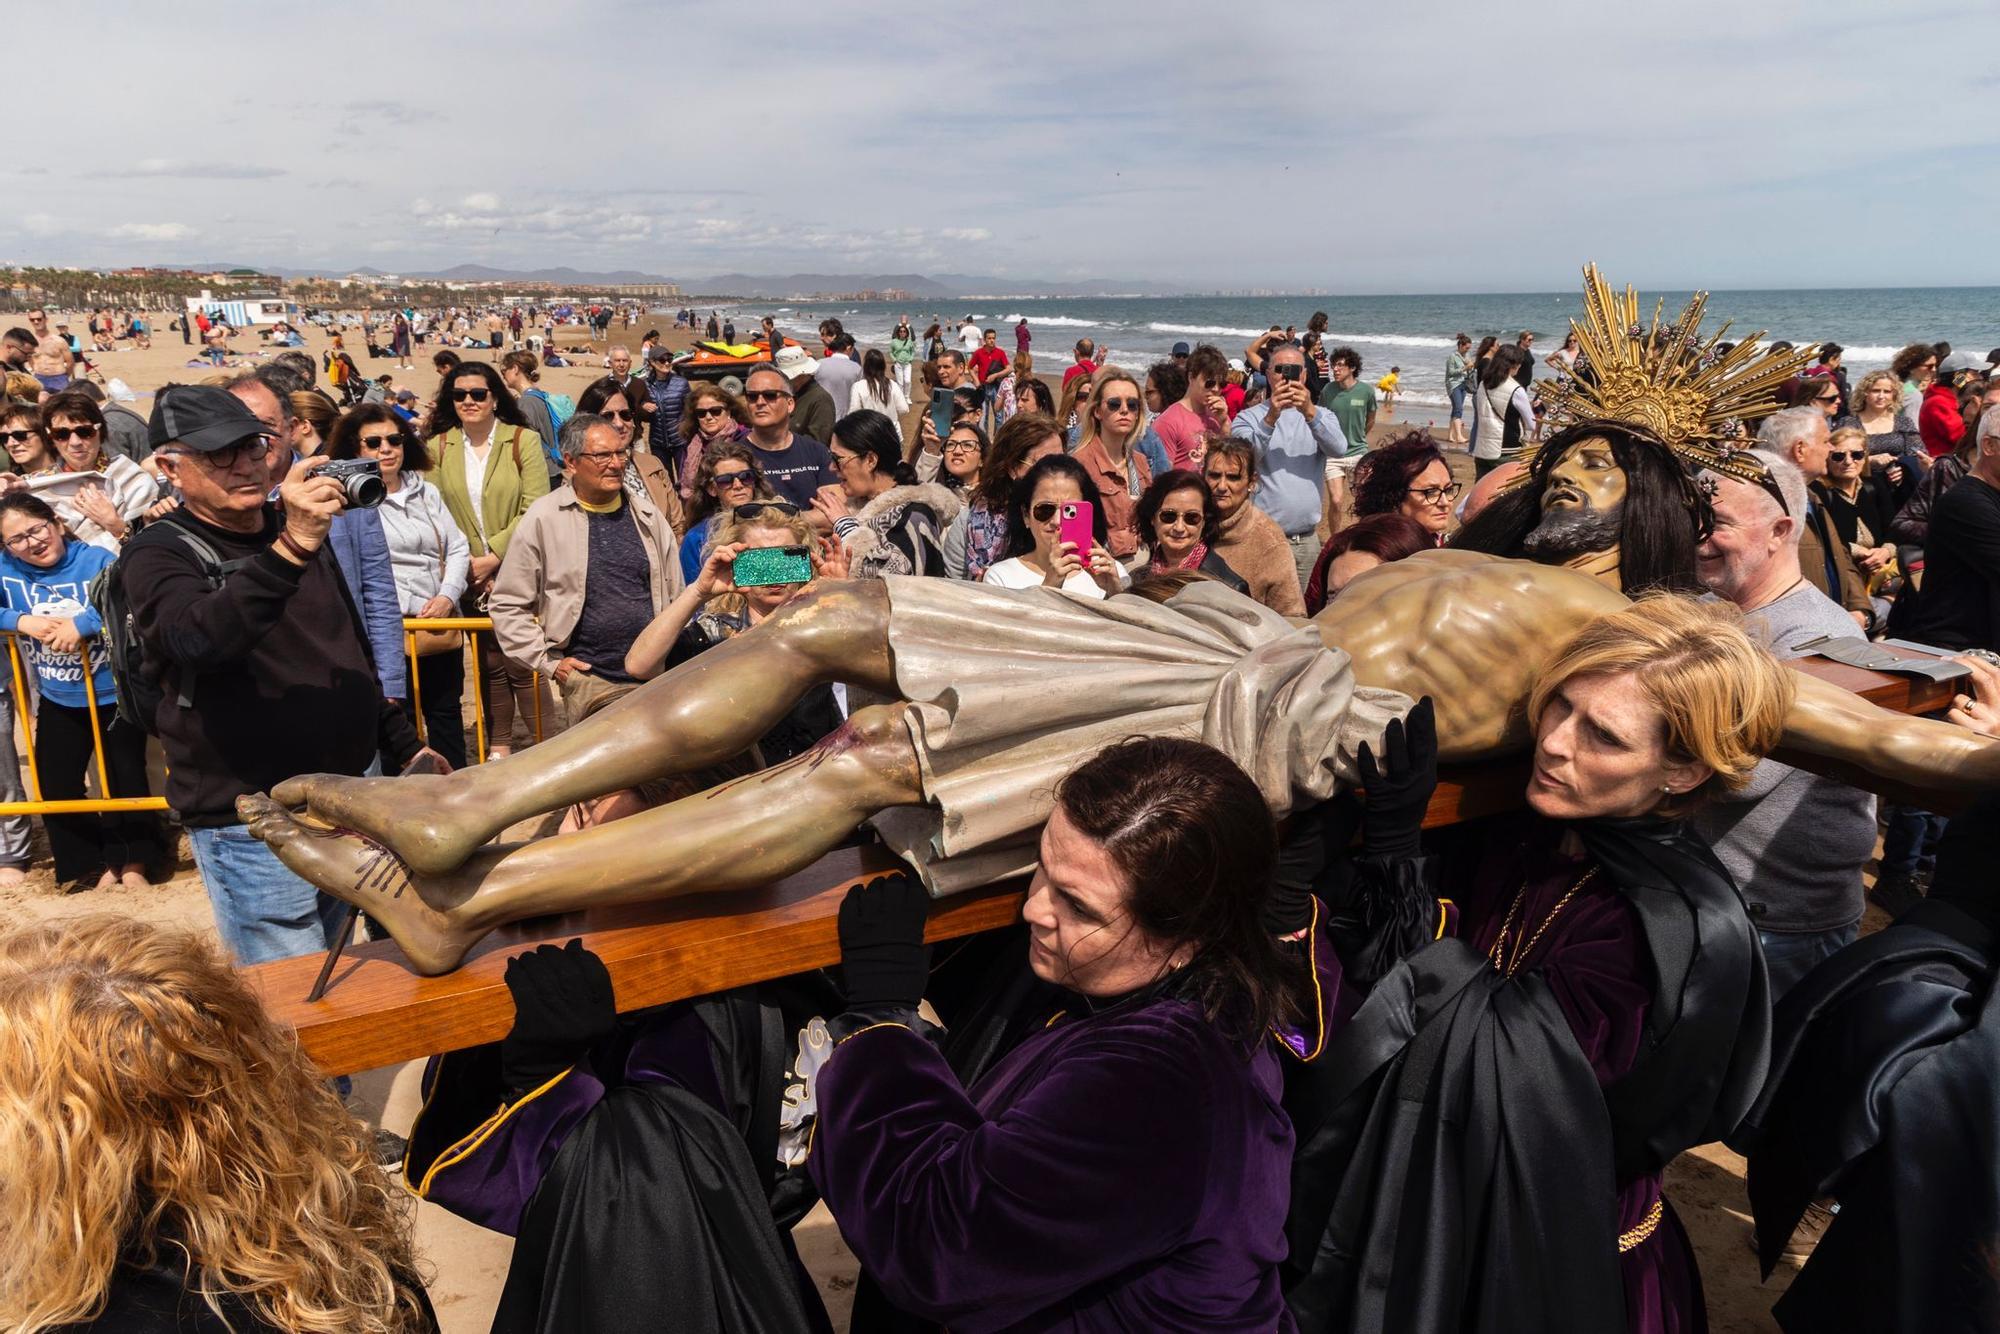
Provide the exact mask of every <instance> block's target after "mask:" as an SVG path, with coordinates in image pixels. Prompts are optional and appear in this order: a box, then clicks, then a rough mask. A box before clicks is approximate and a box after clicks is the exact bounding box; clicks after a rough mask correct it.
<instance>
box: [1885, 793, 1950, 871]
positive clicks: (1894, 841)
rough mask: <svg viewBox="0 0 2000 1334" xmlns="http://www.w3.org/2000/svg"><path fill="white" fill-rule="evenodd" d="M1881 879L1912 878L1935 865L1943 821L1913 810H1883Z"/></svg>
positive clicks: (1934, 816)
mask: <svg viewBox="0 0 2000 1334" xmlns="http://www.w3.org/2000/svg"><path fill="white" fill-rule="evenodd" d="M1882 824H1883V829H1882V875H1883V876H1889V875H1895V874H1901V875H1915V874H1916V873H1917V872H1919V871H1928V870H1930V869H1931V865H1932V864H1933V863H1934V862H1936V861H1937V845H1938V839H1939V838H1941V837H1943V835H1944V817H1943V816H1942V815H1934V814H1932V813H1931V812H1930V811H1920V810H1917V809H1916V808H1915V807H1913V806H1889V805H1884V806H1883V808H1882Z"/></svg>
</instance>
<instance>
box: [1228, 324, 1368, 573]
mask: <svg viewBox="0 0 2000 1334" xmlns="http://www.w3.org/2000/svg"><path fill="white" fill-rule="evenodd" d="M1264 369H1265V373H1266V374H1267V375H1268V376H1269V378H1270V384H1271V397H1270V398H1269V400H1267V401H1266V402H1265V403H1264V404H1263V406H1262V407H1253V408H1247V409H1245V410H1244V411H1242V412H1239V413H1237V414H1236V420H1235V421H1234V422H1233V423H1231V425H1230V428H1229V433H1230V434H1231V435H1233V436H1235V437H1236V438H1237V439H1239V440H1248V441H1249V442H1250V443H1251V445H1252V447H1253V448H1255V449H1256V451H1257V476H1258V477H1259V478H1260V479H1261V480H1260V482H1259V484H1258V487H1257V491H1256V494H1255V496H1254V497H1253V499H1254V500H1255V501H1256V504H1257V508H1258V509H1261V510H1263V511H1264V513H1266V514H1268V515H1270V516H1271V517H1272V518H1273V519H1275V520H1276V521H1277V524H1278V527H1280V528H1282V529H1284V532H1285V541H1286V543H1287V544H1289V545H1290V547H1291V549H1292V564H1293V566H1294V568H1295V569H1296V570H1297V571H1298V576H1299V587H1301V588H1303V587H1305V586H1306V584H1307V582H1308V581H1310V580H1311V578H1312V572H1313V564H1314V562H1316V561H1317V560H1318V559H1319V549H1320V545H1321V542H1320V536H1319V521H1320V516H1321V513H1322V511H1323V508H1324V504H1325V498H1326V465H1325V464H1324V463H1323V462H1321V460H1322V459H1338V458H1345V457H1346V456H1347V451H1348V440H1347V436H1346V435H1345V434H1343V433H1342V431H1341V429H1340V423H1338V422H1336V421H1335V420H1334V418H1333V413H1331V412H1329V411H1325V410H1323V409H1322V408H1321V407H1320V405H1319V404H1317V403H1315V402H1314V401H1313V397H1312V395H1311V394H1310V393H1308V392H1307V391H1306V378H1305V377H1306V354H1305V352H1304V351H1303V350H1302V349H1301V348H1300V347H1299V346H1298V344H1296V343H1279V344H1277V345H1275V346H1273V347H1271V348H1270V349H1269V350H1268V351H1267V352H1266V353H1265V355H1264Z"/></svg>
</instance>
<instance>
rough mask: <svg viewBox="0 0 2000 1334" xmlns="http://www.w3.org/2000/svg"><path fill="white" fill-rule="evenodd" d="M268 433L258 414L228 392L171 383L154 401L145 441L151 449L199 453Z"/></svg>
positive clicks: (224, 447) (226, 447)
mask: <svg viewBox="0 0 2000 1334" xmlns="http://www.w3.org/2000/svg"><path fill="white" fill-rule="evenodd" d="M265 434H268V432H267V431H266V429H265V426H264V423H263V422H261V421H259V420H258V419H257V414H256V413H254V412H252V411H250V409H249V408H247V407H245V406H244V405H243V401H242V400H241V399H239V398H237V397H236V395H234V394H232V393H230V392H229V391H228V390H227V389H218V388H216V387H215V386H213V385H205V384H170V385H168V386H167V387H166V388H164V389H162V390H161V391H160V392H159V394H158V395H156V396H155V397H154V399H153V417H152V420H151V421H149V422H147V423H146V439H147V440H148V442H149V443H151V445H152V446H153V448H154V449H159V448H160V447H161V446H163V445H179V446H181V447H182V448H183V449H192V450H194V451H195V452H196V453H198V454H212V453H214V452H215V451H216V450H218V449H228V448H229V447H230V446H231V445H238V444H241V443H243V442H244V441H245V440H248V439H249V438H250V437H252V436H257V435H265Z"/></svg>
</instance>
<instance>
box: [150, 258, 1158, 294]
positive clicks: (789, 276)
mask: <svg viewBox="0 0 2000 1334" xmlns="http://www.w3.org/2000/svg"><path fill="white" fill-rule="evenodd" d="M190 267H192V268H194V269H195V270H196V271H197V272H202V273H224V272H227V271H228V270H230V269H234V268H243V267H247V266H244V265H238V264H197V265H192V266H190ZM258 271H259V272H262V273H271V274H275V275H276V276H278V277H280V278H345V277H347V276H348V275H350V274H354V275H358V276H361V277H364V278H380V277H385V276H387V273H388V271H387V270H383V269H378V268H359V269H325V268H318V269H285V268H279V269H260V270H258ZM396 276H397V277H401V278H418V279H423V280H426V281H434V282H449V283H506V282H522V283H553V284H557V285H565V286H577V287H603V286H617V285H621V284H630V283H670V282H678V283H679V284H680V286H681V288H682V290H684V291H686V292H688V293H689V294H691V295H694V296H701V297H756V298H759V299H763V300H804V299H808V298H811V297H815V296H826V295H845V294H848V293H852V292H886V291H890V290H895V291H902V292H908V293H909V294H910V295H911V296H915V297H923V298H926V299H928V300H934V301H935V300H943V299H946V298H956V297H974V296H984V297H1007V296H1070V297H1093V296H1176V295H1180V294H1182V292H1183V291H1184V290H1185V289H1181V288H1175V287H1170V286H1168V285H1166V284H1164V283H1145V282H1132V281H1121V280H1117V279H1105V278H1092V279H1088V280H1085V281H1058V280H1054V279H1047V278H995V277H981V276H977V275H974V274H966V273H940V274H938V275H937V276H936V277H926V276H925V275H923V274H921V273H786V274H756V273H718V274H716V275H714V276H713V277H708V278H680V279H674V278H669V277H666V276H665V275H663V274H658V273H642V272H640V271H639V270H637V269H613V270H610V271H608V272H593V271H589V270H582V269H572V268H568V267H558V268H553V269H496V268H491V267H489V266H487V265H484V264H459V265H455V266H453V267H452V268H449V269H442V270H437V271H430V272H422V271H411V270H397V271H396Z"/></svg>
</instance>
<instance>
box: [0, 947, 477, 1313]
mask: <svg viewBox="0 0 2000 1334" xmlns="http://www.w3.org/2000/svg"><path fill="white" fill-rule="evenodd" d="M0 1162H5V1163H6V1165H7V1168H6V1171H5V1172H4V1173H0V1329H6V1330H9V1331H12V1334H40V1331H44V1330H54V1329H58V1328H61V1329H65V1330H70V1329H85V1330H101V1331H106V1332H107V1334H108V1332H109V1331H127V1330H144V1331H150V1330H165V1329H175V1330H186V1331H190V1332H191V1334H193V1332H199V1334H211V1332H216V1334H219V1331H222V1330H224V1329H233V1330H234V1331H236V1334H267V1332H270V1331H323V1332H324V1334H405V1332H406V1331H424V1330H434V1329H436V1328H437V1318H436V1317H435V1316H434V1315H433V1314H432V1312H431V1307H430V1301H429V1299H428V1298H427V1297H426V1296H425V1294H424V1290H423V1287H422V1285H421V1284H420V1283H419V1282H418V1281H417V1277H416V1275H417V1263H416V1250H415V1248H414V1246H413V1245H412V1243H411V1239H410V1201H409V1199H408V1197H407V1196H406V1195H405V1194H404V1193H403V1191H402V1190H401V1189H400V1188H399V1187H397V1186H395V1185H393V1184H391V1182H390V1180H389V1178H388V1177H387V1176H386V1175H385V1174H384V1173H383V1171H382V1169H381V1168H380V1167H378V1166H377V1165H376V1164H375V1161H374V1156H373V1142H372V1135H371V1133H370V1131H369V1130H368V1128H367V1127H366V1126H364V1125H363V1124H361V1123H360V1122H359V1121H356V1120H355V1119H354V1118H353V1117H352V1116H350V1115H349V1114H348V1113H347V1111H346V1110H345V1109H344V1108H343V1107H342V1106H341V1104H340V1099H339V1098H338V1097H337V1096H336V1095H335V1094H334V1092H333V1091H332V1089H331V1088H329V1087H328V1085H327V1082H326V1080H325V1079H324V1078H322V1077H321V1076H320V1075H319V1073H318V1072H317V1071H315V1070H314V1069H313V1067H312V1066H311V1064H310V1063H309V1062H308V1061H307V1060H306V1058H305V1056H304V1055H303V1054H301V1053H300V1051H299V1046H298V1043H297V1041H296V1040H295V1039H294V1038H293V1036H292V1034H291V1033H289V1032H281V1031H280V1030H279V1029H278V1028H277V1026H276V1025H274V1024H273V1023H272V1022H271V1020H270V1019H269V1018H268V1017H267V1016H266V1015H265V1013H264V1009H263V1006H262V1005H260V1004H259V1003H258V1001H257V998H256V997H255V996H253V995H252V994H251V993H250V990H249V988H248V987H246V986H245V985H244V984H243V983H242V981H241V980H239V978H238V977H237V975H236V973H235V971H234V970H233V969H232V968H231V967H230V966H229V964H228V963H227V961H225V960H224V959H223V958H222V956H221V954H220V953H219V952H218V951H217V950H216V949H215V948H214V947H213V946H212V945H210V944H208V943H206V942H205V941H203V940H201V939H199V938H198V937H196V936H194V935H192V934H190V933H187V932H181V931H172V930H166V929H162V928H160V927H157V926H152V925H149V924H145V923H141V922H136V921H131V920H128V919H125V918H117V917H109V916H102V917H83V918H73V919H70V920H68V921H63V922H51V923H47V924H44V925H40V926H32V927H26V928H23V929H20V930H16V931H14V932H12V933H10V934H8V935H6V936H5V937H0Z"/></svg>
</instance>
